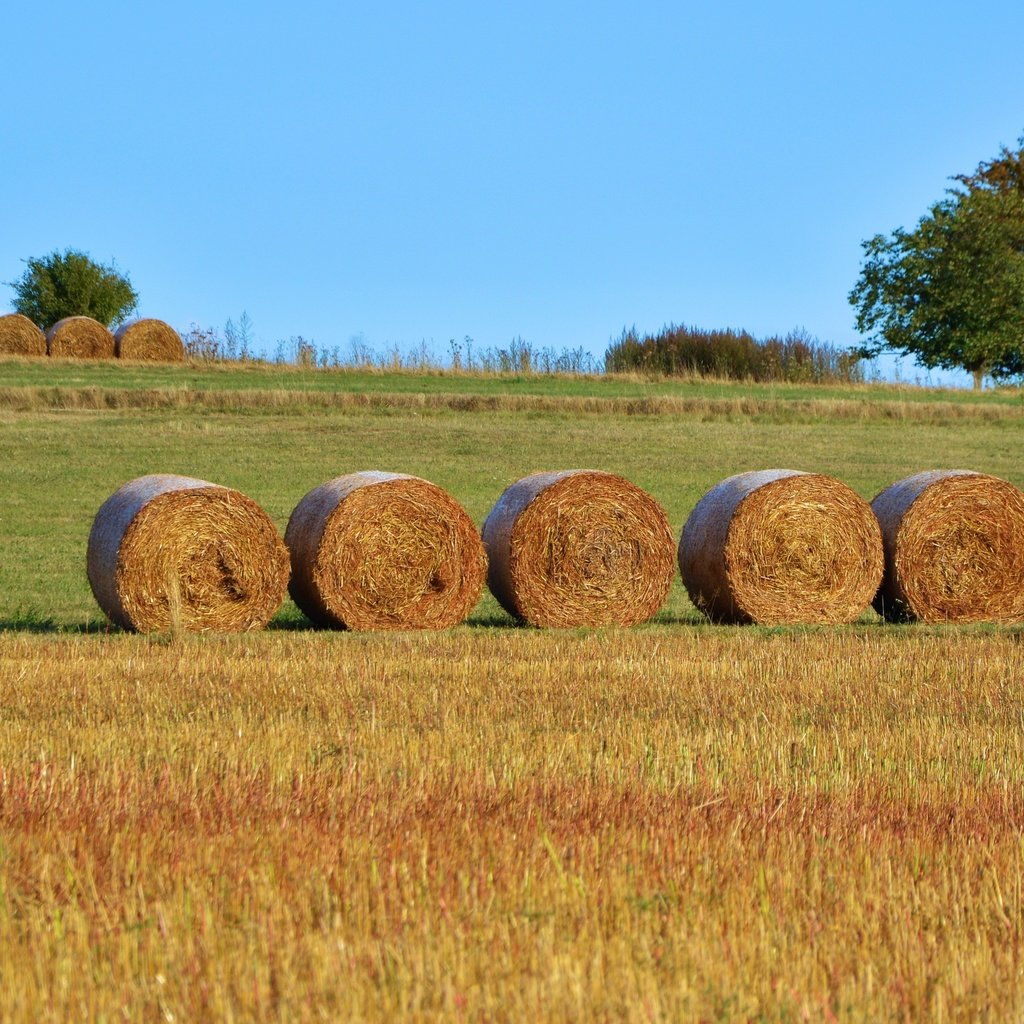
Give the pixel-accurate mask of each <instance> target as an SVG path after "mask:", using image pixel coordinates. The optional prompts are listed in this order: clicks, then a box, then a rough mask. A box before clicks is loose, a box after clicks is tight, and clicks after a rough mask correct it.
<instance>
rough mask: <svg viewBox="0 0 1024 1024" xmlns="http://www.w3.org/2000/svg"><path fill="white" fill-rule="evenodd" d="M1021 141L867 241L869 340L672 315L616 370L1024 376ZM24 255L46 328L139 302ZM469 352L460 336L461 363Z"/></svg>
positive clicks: (860, 325)
mask: <svg viewBox="0 0 1024 1024" xmlns="http://www.w3.org/2000/svg"><path fill="white" fill-rule="evenodd" d="M1017 147H1018V148H1016V149H1010V148H1008V147H1006V146H1003V147H1002V149H1001V150H1000V152H999V153H998V154H997V155H996V156H995V157H993V158H992V159H991V160H986V161H982V162H981V163H979V164H978V166H977V168H976V169H975V170H974V171H973V172H972V173H969V174H957V175H954V176H953V178H952V180H953V181H954V182H956V184H955V185H954V186H953V187H952V188H950V189H947V193H946V196H945V197H944V198H943V199H941V200H939V201H938V202H936V203H934V204H933V205H932V206H931V208H930V209H929V210H928V211H927V213H926V214H925V215H924V216H923V217H922V218H921V219H920V220H919V221H918V223H917V226H916V227H915V228H914V229H913V230H912V231H908V230H906V229H904V228H902V227H899V228H896V229H895V230H894V231H892V232H891V233H890V234H888V235H883V234H876V235H874V236H873V237H871V238H869V239H867V240H865V241H864V242H862V247H863V261H862V265H861V270H860V275H859V278H858V280H857V282H856V284H855V285H854V287H853V289H852V291H851V292H850V294H849V296H848V298H849V301H850V303H851V305H852V306H853V307H854V312H855V318H856V326H857V330H858V331H859V332H860V333H861V334H862V335H863V336H864V340H863V341H862V343H861V344H860V345H858V346H856V347H854V348H852V349H840V348H837V347H836V346H834V345H831V344H829V343H826V342H821V341H818V339H816V338H812V337H810V336H809V335H808V334H807V333H806V332H803V331H793V332H790V333H789V334H788V335H786V336H785V337H771V338H766V339H757V338H754V337H753V336H752V335H751V334H749V333H748V332H746V331H741V330H732V329H723V330H705V329H700V328H697V327H685V326H684V327H678V326H676V325H674V324H672V325H669V326H666V327H664V328H663V329H662V330H661V331H660V332H659V333H657V334H653V335H644V336H642V337H641V336H640V335H639V334H637V332H636V331H635V329H634V330H625V331H623V333H622V336H621V337H620V338H619V339H618V340H617V341H615V342H613V343H612V344H611V345H610V346H609V348H608V350H607V351H606V353H605V359H604V364H605V369H606V370H607V371H610V372H619V371H640V372H645V373H660V374H667V375H673V374H693V373H697V374H704V375H710V376H724V377H739V378H748V379H754V380H793V381H823V380H839V381H857V380H862V379H863V377H864V369H863V365H862V360H865V359H871V358H874V357H875V356H877V355H879V354H880V353H882V352H887V351H888V352H896V353H899V354H901V355H910V356H913V357H915V358H916V359H917V361H918V362H919V363H921V364H922V365H923V366H925V367H928V368H939V369H946V370H952V369H964V370H966V371H968V372H969V373H971V374H972V375H973V377H974V383H975V386H976V387H980V386H981V384H982V381H983V380H984V378H986V377H991V378H993V379H994V380H1006V379H1013V378H1016V379H1021V378H1024V135H1022V136H1021V138H1020V139H1019V140H1018V143H1017ZM25 262H26V264H27V269H26V271H25V273H24V274H23V275H22V277H21V278H20V279H19V280H17V281H14V282H10V286H11V287H12V288H13V289H14V293H15V302H14V309H15V311H16V312H18V313H22V314H23V315H25V316H27V317H28V318H29V319H30V320H32V321H33V322H34V323H36V324H38V325H39V326H40V327H42V328H44V329H45V328H47V327H49V326H52V325H53V324H54V323H56V322H57V321H59V320H61V319H63V318H64V317H67V316H76V315H84V316H90V317H92V318H93V319H94V320H98V321H99V322H100V323H102V324H104V325H105V326H107V327H112V326H114V325H115V324H119V323H121V322H123V321H124V320H125V319H126V318H127V316H128V315H129V314H131V313H132V312H133V311H134V310H136V309H137V307H138V293H137V292H136V290H135V288H134V287H133V285H132V283H131V281H130V280H129V279H128V277H127V275H125V274H123V273H121V272H120V271H119V270H118V269H117V268H116V266H114V265H113V264H111V265H109V266H108V265H104V264H99V263H96V262H94V261H93V260H92V259H90V258H89V256H88V254H86V253H84V252H82V251H80V250H77V249H67V250H65V251H64V252H56V251H55V252H52V253H50V254H49V255H48V256H44V257H34V258H32V259H28V260H26V261H25ZM242 349H243V350H244V351H248V348H247V345H243V346H242ZM581 351H582V350H581ZM461 355H462V353H461V349H456V348H455V347H454V343H453V351H452V359H453V367H454V368H456V369H458V368H460V365H461V363H460V359H461ZM521 355H522V353H521V352H520V353H518V356H517V355H516V353H513V356H516V358H519V357H521ZM510 358H512V357H510ZM519 361H520V362H521V358H519ZM503 368H504V367H503ZM509 368H510V369H513V370H517V369H518V370H522V369H523V367H521V366H511V365H510V367H509ZM556 372H557V368H556Z"/></svg>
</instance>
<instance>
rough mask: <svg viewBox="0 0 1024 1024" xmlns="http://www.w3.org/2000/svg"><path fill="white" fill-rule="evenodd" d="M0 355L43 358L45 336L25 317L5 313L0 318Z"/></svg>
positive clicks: (44, 353)
mask: <svg viewBox="0 0 1024 1024" xmlns="http://www.w3.org/2000/svg"><path fill="white" fill-rule="evenodd" d="M0 354H3V355H12V356H45V355H46V335H45V334H43V332H42V331H41V330H40V329H39V328H38V327H37V326H36V325H35V324H34V323H32V321H31V320H29V318H28V317H27V316H22V315H21V313H7V314H5V315H4V316H0Z"/></svg>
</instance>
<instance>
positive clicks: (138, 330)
mask: <svg viewBox="0 0 1024 1024" xmlns="http://www.w3.org/2000/svg"><path fill="white" fill-rule="evenodd" d="M114 350H115V352H116V354H117V358H118V359H146V360H152V361H153V362H160V363H182V362H184V361H185V346H184V344H183V343H182V340H181V335H180V334H179V333H178V332H177V331H176V330H175V329H174V328H173V327H172V326H171V325H170V324H168V323H165V322H164V321H163V320H154V319H152V318H147V319H144V320H133V321H131V323H127V324H124V325H123V326H121V327H119V328H118V329H117V330H116V331H115V332H114Z"/></svg>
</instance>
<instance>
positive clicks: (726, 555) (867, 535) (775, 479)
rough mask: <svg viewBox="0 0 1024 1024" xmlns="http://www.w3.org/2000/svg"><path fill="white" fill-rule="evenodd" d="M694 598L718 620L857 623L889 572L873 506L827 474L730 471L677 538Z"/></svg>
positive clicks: (687, 585)
mask: <svg viewBox="0 0 1024 1024" xmlns="http://www.w3.org/2000/svg"><path fill="white" fill-rule="evenodd" d="M679 568H680V570H681V571H682V574H683V582H684V583H685V585H686V589H687V592H688V593H689V595H690V600H691V601H693V603H694V604H695V605H696V606H697V608H699V609H700V610H701V611H703V612H704V613H705V614H706V615H707V616H708V618H710V619H711V620H712V621H714V622H726V623H743V622H754V623H760V624H764V625H790V624H798V623H841V622H851V621H853V620H854V619H855V618H857V616H858V615H860V614H861V612H863V611H864V610H865V609H866V608H867V607H868V605H869V604H870V603H871V599H872V597H874V595H875V592H876V591H877V590H878V585H879V582H880V581H881V579H882V537H881V533H880V531H879V528H878V523H877V522H876V521H875V517H874V516H873V515H872V514H871V508H870V506H869V505H868V503H867V502H866V501H864V500H863V499H861V498H860V497H859V496H858V495H857V494H856V493H854V491H852V490H851V489H850V488H849V487H847V486H846V484H844V483H842V482H841V481H839V480H836V479H834V478H833V477H830V476H824V475H821V474H819V473H801V472H798V471H796V470H791V469H766V470H757V471H754V472H749V473H739V474H737V475H736V476H731V477H729V478H728V479H726V480H723V481H722V482H721V483H719V484H717V485H716V486H715V487H713V488H711V490H710V491H708V493H707V494H705V495H704V497H703V498H701V499H700V501H699V502H698V503H697V506H696V507H695V508H694V510H693V512H692V513H691V514H690V517H689V519H687V521H686V525H685V526H684V527H683V533H682V536H681V537H680V540H679Z"/></svg>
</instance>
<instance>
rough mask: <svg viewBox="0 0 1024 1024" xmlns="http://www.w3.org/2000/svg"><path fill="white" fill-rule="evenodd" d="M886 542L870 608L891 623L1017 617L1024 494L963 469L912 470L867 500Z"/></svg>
mask: <svg viewBox="0 0 1024 1024" xmlns="http://www.w3.org/2000/svg"><path fill="white" fill-rule="evenodd" d="M871 507H872V509H873V510H874V513H875V515H876V516H877V517H878V522H879V523H880V525H881V529H882V538H883V540H884V543H885V578H884V580H883V583H882V587H881V589H880V590H879V592H878V595H877V597H876V598H875V608H876V609H877V610H878V612H879V613H880V614H882V615H884V616H885V617H886V618H887V619H890V620H892V621H918V622H1020V621H1022V620H1024V494H1022V493H1021V491H1020V490H1018V489H1017V488H1016V487H1014V486H1013V484H1011V483H1008V482H1007V481H1006V480H1000V479H999V478H998V477H994V476H988V475H987V474H985V473H975V472H973V471H971V470H966V469H953V470H929V471H926V472H923V473H915V474H914V475H913V476H908V477H906V478H904V479H903V480H898V481H897V482H896V483H894V484H893V485H892V486H891V487H887V488H886V489H885V490H884V491H882V492H881V494H879V495H878V496H877V497H876V498H875V500H874V501H873V502H872V504H871Z"/></svg>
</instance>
